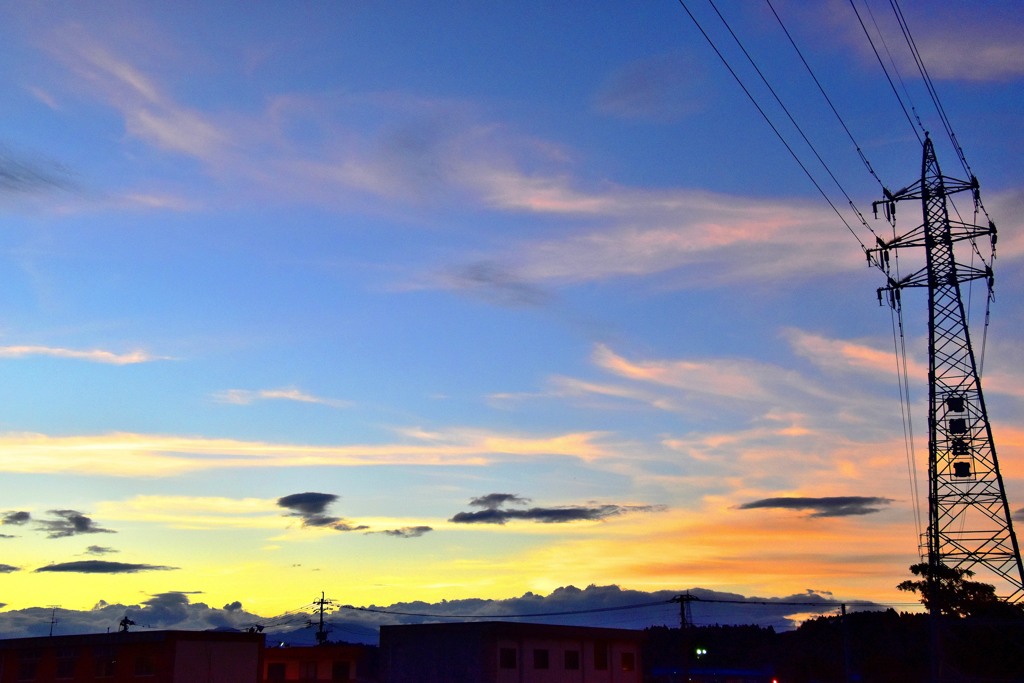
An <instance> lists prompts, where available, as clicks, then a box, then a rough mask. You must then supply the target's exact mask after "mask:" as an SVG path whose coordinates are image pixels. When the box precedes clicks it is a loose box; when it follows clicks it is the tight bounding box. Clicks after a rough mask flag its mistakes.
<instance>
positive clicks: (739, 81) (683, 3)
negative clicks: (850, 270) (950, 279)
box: [679, 0, 870, 251]
mask: <svg viewBox="0 0 1024 683" xmlns="http://www.w3.org/2000/svg"><path fill="white" fill-rule="evenodd" d="M679 4H680V5H681V6H682V8H683V10H684V11H685V12H686V14H687V15H688V16H689V17H690V20H691V21H692V22H693V23H694V25H695V26H696V27H697V30H698V31H700V33H701V35H702V36H704V39H705V40H706V41H707V43H708V45H710V46H711V49H712V50H714V52H715V54H716V55H718V58H719V59H720V60H721V62H722V64H723V65H724V66H725V68H726V69H727V70H728V71H729V73H730V75H732V77H733V79H735V80H736V83H737V84H739V86H740V89H742V90H743V93H744V94H745V95H746V96H747V99H749V100H750V102H751V104H753V105H754V108H755V109H757V111H758V113H760V114H761V117H762V118H763V119H764V120H765V123H767V124H768V127H769V128H771V129H772V132H774V133H775V136H776V137H777V138H778V139H779V141H780V142H781V143H782V145H783V146H784V147H785V148H786V151H788V152H789V154H790V156H792V157H793V160H794V161H795V162H796V164H797V166H799V167H800V170H802V171H803V172H804V175H806V176H807V178H808V179H809V180H810V181H811V184H812V185H814V187H815V189H817V190H818V193H819V194H820V195H821V196H822V198H823V199H824V200H825V202H826V203H827V204H828V205H829V206H830V207H831V208H832V211H833V212H834V213H835V214H836V216H838V217H839V220H840V221H842V223H843V225H845V226H846V229H847V230H848V231H849V232H850V234H851V235H853V238H854V239H855V240H857V243H858V244H859V245H860V247H861V250H863V251H867V246H866V245H865V244H864V242H863V240H861V238H860V237H859V236H858V235H857V232H856V231H855V230H854V229H853V226H851V225H850V223H849V222H848V221H847V220H846V218H845V217H844V216H843V214H842V213H841V212H840V211H839V209H838V208H837V207H836V205H835V204H834V203H833V202H832V199H831V198H830V197H829V196H828V194H827V193H826V192H825V190H824V189H822V187H821V185H820V184H819V183H818V181H817V180H816V179H815V177H814V175H813V174H812V173H811V172H810V170H808V168H807V166H806V165H805V164H804V163H803V161H802V160H801V159H800V157H799V155H798V154H797V153H796V151H795V150H794V149H793V147H792V146H791V145H790V144H789V141H787V140H786V138H785V136H783V135H782V132H781V131H779V129H778V127H777V126H776V125H775V123H774V122H772V120H771V117H769V116H768V113H767V112H766V111H765V110H764V108H763V107H761V105H760V103H759V102H758V101H757V98H755V97H754V95H753V93H751V92H750V89H749V88H747V86H746V84H745V83H744V82H743V79H742V78H740V76H739V74H737V73H736V71H735V69H733V68H732V65H731V64H730V63H729V60H728V59H726V58H725V55H724V54H722V52H721V50H719V49H718V46H717V45H716V44H715V42H714V40H712V38H711V36H710V35H708V33H707V31H705V30H704V27H703V26H702V25H701V23H700V21H699V20H698V19H697V17H696V16H694V14H693V13H692V12H691V11H690V8H689V7H687V5H686V0H679ZM711 4H712V7H714V3H713V2H712V3H711ZM715 11H716V13H717V12H718V9H717V8H715ZM719 17H721V14H719ZM723 22H724V19H723ZM726 27H727V28H728V23H726ZM729 30H730V33H731V32H732V29H729ZM734 37H735V35H734ZM737 42H739V41H738V40H737ZM741 49H742V44H741ZM755 69H756V66H755ZM769 89H770V86H769ZM787 113H788V112H787ZM791 120H792V119H791ZM805 139H806V138H805ZM819 159H820V157H819ZM834 178H835V177H834V176H833V179H834ZM844 194H845V192H844ZM851 203H852V202H851ZM853 208H854V211H855V212H856V213H857V215H858V217H859V218H860V220H861V223H862V224H863V225H865V226H866V227H868V229H869V230H870V226H867V221H865V220H864V217H863V216H861V215H860V212H857V211H856V207H853Z"/></svg>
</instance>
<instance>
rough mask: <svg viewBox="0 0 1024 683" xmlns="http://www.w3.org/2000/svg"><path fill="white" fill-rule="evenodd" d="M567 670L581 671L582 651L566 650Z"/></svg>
mask: <svg viewBox="0 0 1024 683" xmlns="http://www.w3.org/2000/svg"><path fill="white" fill-rule="evenodd" d="M565 668H566V670H568V671H579V669H580V651H579V650H566V651H565Z"/></svg>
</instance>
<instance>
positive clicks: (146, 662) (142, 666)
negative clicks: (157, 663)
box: [135, 655, 156, 676]
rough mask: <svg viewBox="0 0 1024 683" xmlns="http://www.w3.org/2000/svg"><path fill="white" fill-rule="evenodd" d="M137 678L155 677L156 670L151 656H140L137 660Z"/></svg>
mask: <svg viewBox="0 0 1024 683" xmlns="http://www.w3.org/2000/svg"><path fill="white" fill-rule="evenodd" d="M135 675H136V676H155V675H156V668H155V667H154V666H153V658H152V657H150V656H149V655H139V656H138V657H136V659H135Z"/></svg>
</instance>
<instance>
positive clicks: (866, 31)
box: [850, 0, 924, 144]
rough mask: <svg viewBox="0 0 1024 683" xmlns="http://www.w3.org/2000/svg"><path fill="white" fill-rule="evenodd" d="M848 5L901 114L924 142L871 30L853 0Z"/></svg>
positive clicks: (921, 141)
mask: <svg viewBox="0 0 1024 683" xmlns="http://www.w3.org/2000/svg"><path fill="white" fill-rule="evenodd" d="M850 7H852V8H853V13H854V14H856V15H857V21H858V22H860V27H861V30H863V31H864V35H865V37H867V39H868V43H869V44H870V45H871V50H872V51H873V52H874V53H875V58H876V59H877V60H878V65H879V66H881V67H882V72H883V73H884V74H885V78H886V80H888V81H889V87H891V88H892V92H893V94H894V95H895V96H896V101H897V102H899V103H900V108H901V109H902V110H903V115H904V116H906V117H907V123H909V124H910V128H911V130H913V131H914V135H915V136H917V141H918V142H920V143H921V144H924V140H922V139H921V134H920V133H919V132H918V130H917V126H915V125H914V120H913V119H912V118H910V112H908V111H907V106H906V105H905V104H904V103H903V98H902V97H900V93H899V91H898V90H896V84H895V83H893V82H892V76H890V75H889V70H888V69H887V68H885V62H884V61H883V60H882V55H880V54H878V48H877V47H875V41H874V40H873V39H872V38H871V32H870V31H868V27H867V26H866V25H865V24H864V18H863V17H861V15H860V11H859V10H858V9H857V5H856V3H855V2H854V0H850ZM879 35H881V34H879ZM894 68H895V67H894Z"/></svg>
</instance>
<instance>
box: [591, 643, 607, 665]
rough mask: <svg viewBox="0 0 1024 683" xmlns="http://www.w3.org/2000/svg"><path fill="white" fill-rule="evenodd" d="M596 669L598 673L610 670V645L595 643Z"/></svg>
mask: <svg viewBox="0 0 1024 683" xmlns="http://www.w3.org/2000/svg"><path fill="white" fill-rule="evenodd" d="M594 668H595V669H597V670H598V671H606V670H607V669H608V643H594Z"/></svg>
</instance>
